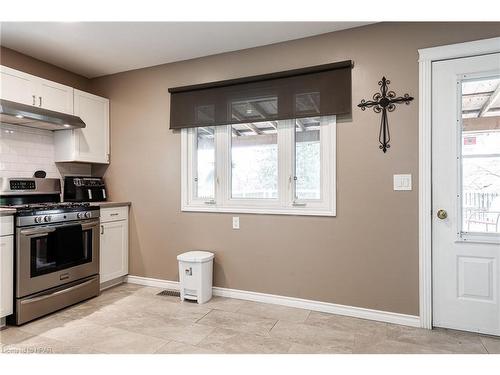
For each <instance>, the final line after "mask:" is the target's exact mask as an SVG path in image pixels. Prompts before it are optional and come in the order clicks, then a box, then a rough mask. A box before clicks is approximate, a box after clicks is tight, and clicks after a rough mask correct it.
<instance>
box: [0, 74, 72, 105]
mask: <svg viewBox="0 0 500 375" xmlns="http://www.w3.org/2000/svg"><path fill="white" fill-rule="evenodd" d="M0 73H1V79H0V97H1V98H2V99H6V100H10V101H13V102H17V103H22V104H27V105H33V106H36V107H41V108H45V109H48V110H51V111H56V112H62V113H67V114H70V115H72V114H73V88H72V87H69V86H66V85H62V84H60V83H56V82H52V81H49V80H46V79H43V78H39V77H36V76H33V75H31V74H27V73H24V72H20V71H18V70H15V69H11V68H8V67H5V66H0Z"/></svg>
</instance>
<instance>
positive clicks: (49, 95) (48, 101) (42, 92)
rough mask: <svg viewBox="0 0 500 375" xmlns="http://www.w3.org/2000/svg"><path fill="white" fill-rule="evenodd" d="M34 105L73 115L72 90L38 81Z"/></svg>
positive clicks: (45, 81) (64, 86) (56, 84)
mask: <svg viewBox="0 0 500 375" xmlns="http://www.w3.org/2000/svg"><path fill="white" fill-rule="evenodd" d="M37 88H38V90H37V98H36V105H37V106H39V107H42V108H45V109H49V110H51V111H56V112H62V113H67V114H69V115H72V114H73V88H72V87H69V86H66V85H61V84H60V83H56V82H52V81H48V80H46V79H42V78H39V79H38V87H37Z"/></svg>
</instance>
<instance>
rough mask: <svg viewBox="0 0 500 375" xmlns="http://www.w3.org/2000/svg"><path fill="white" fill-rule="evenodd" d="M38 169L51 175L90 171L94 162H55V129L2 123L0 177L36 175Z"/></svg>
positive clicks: (80, 174) (79, 174) (81, 173)
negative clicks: (53, 130)
mask: <svg viewBox="0 0 500 375" xmlns="http://www.w3.org/2000/svg"><path fill="white" fill-rule="evenodd" d="M39 169H42V170H44V171H46V172H47V177H49V178H62V177H64V176H66V175H78V176H90V175H91V164H84V163H55V162H54V133H53V132H52V131H50V130H42V129H34V128H28V127H22V126H13V125H8V124H3V123H0V177H33V173H34V172H35V171H36V170H39Z"/></svg>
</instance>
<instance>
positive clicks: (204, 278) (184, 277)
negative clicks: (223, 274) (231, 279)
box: [177, 251, 214, 303]
mask: <svg viewBox="0 0 500 375" xmlns="http://www.w3.org/2000/svg"><path fill="white" fill-rule="evenodd" d="M177 260H178V261H179V281H180V292H181V300H182V301H184V300H185V299H189V300H193V301H197V302H198V303H205V302H207V301H209V300H210V298H212V275H213V263H214V254H212V253H210V252H208V251H188V252H187V253H184V254H180V255H178V256H177Z"/></svg>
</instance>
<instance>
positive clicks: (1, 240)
mask: <svg viewBox="0 0 500 375" xmlns="http://www.w3.org/2000/svg"><path fill="white" fill-rule="evenodd" d="M0 219H1V227H0V229H1V232H0V318H3V317H6V316H7V315H10V314H12V313H13V298H14V295H13V293H14V235H13V233H12V228H13V225H12V221H13V218H12V216H4V217H0Z"/></svg>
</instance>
